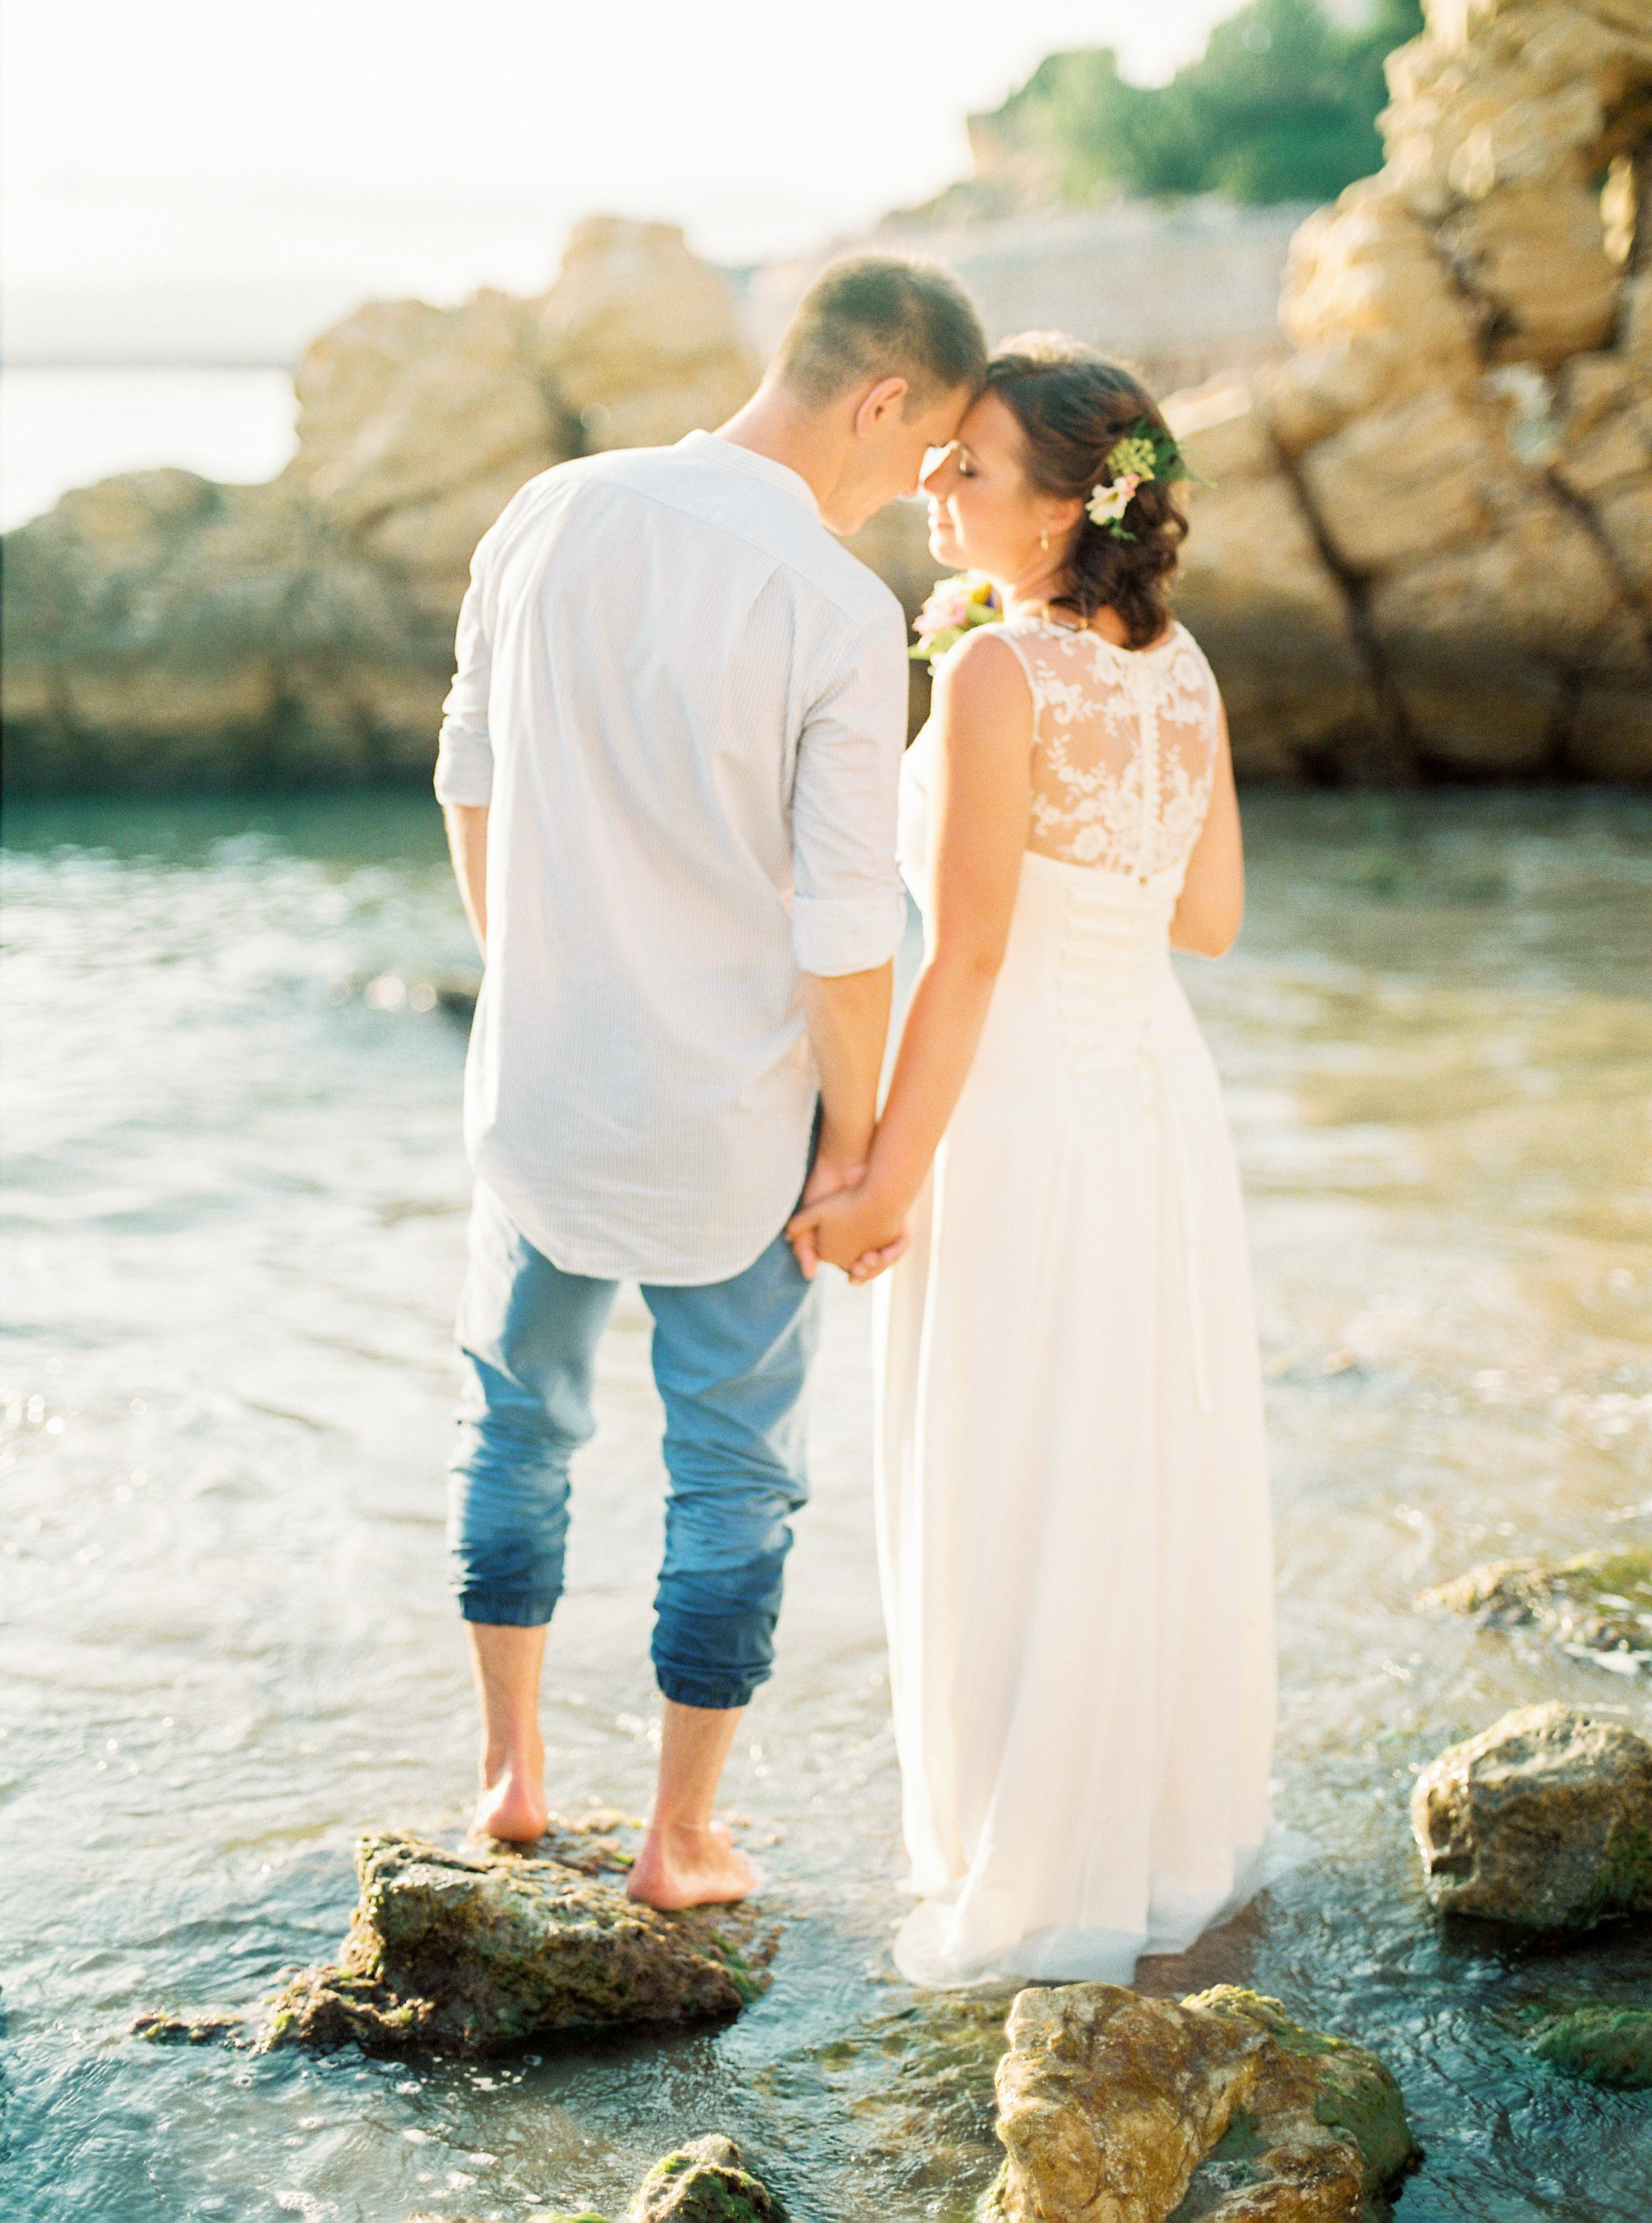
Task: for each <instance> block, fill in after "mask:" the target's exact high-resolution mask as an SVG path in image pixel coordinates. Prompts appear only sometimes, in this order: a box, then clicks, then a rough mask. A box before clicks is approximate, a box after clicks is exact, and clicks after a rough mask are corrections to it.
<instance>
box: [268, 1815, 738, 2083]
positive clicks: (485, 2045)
mask: <svg viewBox="0 0 1652 2223" xmlns="http://www.w3.org/2000/svg"><path fill="white" fill-rule="evenodd" d="M567 1834H568V1833H567V1832H559V1834H558V1836H556V1837H555V1838H553V1840H552V1842H554V1843H556V1845H557V1846H558V1848H559V1849H560V1848H561V1844H562V1836H565V1835H567ZM574 1834H575V1835H577V1834H578V1833H574ZM569 1851H570V1858H571V1859H574V1860H578V1861H579V1865H578V1866H575V1865H571V1864H570V1861H569V1860H564V1859H562V1858H559V1857H551V1858H544V1857H541V1856H540V1850H539V1848H537V1847H536V1848H534V1851H533V1852H532V1853H531V1854H528V1855H523V1854H518V1853H514V1852H506V1851H504V1850H487V1851H482V1850H472V1849H469V1848H467V1849H466V1850H464V1851H462V1852H450V1851H448V1850H446V1849H444V1848H443V1847H441V1846H438V1845H432V1844H427V1843H425V1842H423V1841H422V1840H420V1839H418V1838H416V1837H405V1836H394V1835H388V1834H386V1835H380V1836H367V1837H363V1838H362V1840H361V1843H360V1844H359V1845H358V1847H357V1848H356V1857H355V1867H356V1874H357V1876H358V1878H359V1879H360V1881H361V1900H360V1903H359V1905H358V1906H357V1908H356V1911H355V1920H354V1922H353V1923H352V1924H351V1926H350V1931H349V1936H347V1937H346V1939H345V1941H344V1944H343V1948H342V1951H341V1953H340V1955H339V1960H338V1962H337V1964H336V1966H332V1967H328V1968H317V1969H312V1970H311V1971H310V1972H309V1973H308V1974H305V1975H302V1976H299V1977H298V1978H296V1979H295V1980H294V1981H292V1983H290V1984H289V1985H287V1987H286V1989H285V1990H284V1991H283V1992H281V1993H280V1995H279V1997H278V1998H276V1999H274V2000H273V2003H272V2004H271V2006H270V2007H269V2010H268V2012H267V2015H266V2017H265V2019H264V2023H263V2026H262V2028H261V2031H260V2033H259V2039H258V2044H259V2046H260V2049H261V2050H263V2051H265V2052H269V2051H273V2050H276V2049H278V2048H280V2047H283V2046H292V2045H300V2046H310V2047H314V2048H317V2049H318V2050H330V2049H332V2048H335V2047H337V2046H340V2045H345V2044H351V2043H355V2044H359V2045H361V2047H362V2048H363V2049H364V2050H368V2051H372V2052H385V2051H392V2050H397V2049H399V2048H400V2047H403V2046H406V2045H412V2044H425V2045H435V2046H442V2047H445V2048H448V2049H449V2050H454V2051H456V2052H462V2053H486V2052H492V2051H497V2050H500V2049H502V2048H505V2047H507V2046H510V2045H512V2044H518V2043H519V2042H521V2041H522V2040H524V2039H526V2038H529V2037H532V2036H533V2035H534V2034H535V2033H536V2032H538V2031H551V2030H568V2029H586V2028H592V2027H595V2026H598V2025H604V2024H613V2023H638V2022H694V2021H700V2020H713V2019H715V2018H719V2017H725V2016H731V2015H737V2014H738V2013H739V2012H740V2010H741V2008H742V2007H744V2006H746V2005H747V2004H749V2002H750V2001H751V2000H752V1999H756V1998H757V1997H759V1996H760V1995H761V1993H763V1991H764V1990H765V1989H766V1988H767V1983H768V1979H767V1977H766V1975H764V1974H763V1973H762V1970H761V1967H760V1966H759V1965H758V1964H759V1963H760V1962H761V1961H762V1959H763V1953H764V1949H765V1948H764V1947H763V1945H762V1944H756V1945H754V1944H753V1935H752V1933H753V1927H754V1924H753V1918H752V1916H751V1913H750V1912H749V1911H744V1910H735V1909H730V1910H726V1911H720V1910H719V1913H718V1914H717V1915H716V1916H715V1917H713V1916H712V1915H710V1914H707V1913H700V1912H697V1913H694V1914H657V1913H656V1912H655V1911H653V1909H652V1908H650V1907H646V1906H640V1905H636V1904H634V1903H633V1902H632V1901H631V1899H627V1898H626V1897H625V1894H624V1892H623V1891H622V1890H621V1889H619V1888H618V1887H617V1882H616V1880H615V1879H618V1878H620V1877H622V1876H623V1874H624V1872H625V1858H624V1855H622V1854H620V1853H619V1851H618V1850H616V1849H605V1848H604V1847H603V1845H602V1842H601V1841H600V1838H594V1839H592V1840H591V1842H590V1843H589V1845H588V1847H587V1848H586V1850H585V1853H584V1855H583V1856H581V1850H580V1848H579V1847H578V1846H575V1847H573V1848H569ZM737 1939H741V1940H743V1941H744V1943H745V1944H746V1945H748V1946H750V1947H751V1948H752V1950H751V1957H748V1955H747V1954H746V1953H745V1952H744V1951H742V1949H741V1945H740V1943H737V1942H736V1940H737Z"/></svg>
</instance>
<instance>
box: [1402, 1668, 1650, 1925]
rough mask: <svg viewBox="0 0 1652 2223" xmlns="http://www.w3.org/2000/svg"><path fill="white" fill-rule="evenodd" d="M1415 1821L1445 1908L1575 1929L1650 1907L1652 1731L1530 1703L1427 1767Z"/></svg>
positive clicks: (1427, 1877)
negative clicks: (1651, 1737)
mask: <svg viewBox="0 0 1652 2223" xmlns="http://www.w3.org/2000/svg"><path fill="white" fill-rule="evenodd" d="M1411 1829H1412V1833H1413V1834H1414V1836H1416V1844H1417V1849H1418V1851H1419V1852H1420V1853H1421V1855H1422V1856H1423V1884H1424V1887H1425V1889H1426V1890H1427V1892H1428V1894H1429V1899H1431V1900H1432V1901H1433V1903H1434V1905H1435V1906H1437V1907H1439V1908H1440V1909H1441V1910H1442V1911H1444V1912H1446V1913H1449V1914H1471V1915H1478V1916H1481V1917H1484V1918H1490V1919H1492V1920H1495V1921H1499V1922H1508V1923H1513V1924H1518V1925H1520V1926H1521V1927H1523V1928H1525V1929H1530V1930H1556V1931H1565V1930H1587V1929H1590V1928H1592V1926H1593V1924H1596V1923H1598V1922H1601V1921H1605V1920H1606V1919H1607V1918H1610V1917H1611V1916H1613V1915H1621V1914H1636V1913H1644V1912H1648V1911H1652V1743H1649V1742H1648V1741H1647V1740H1646V1738H1644V1737H1643V1736H1637V1735H1636V1733H1635V1732H1634V1730H1633V1729H1625V1728H1624V1727H1622V1726H1621V1725H1620V1724H1619V1723H1618V1722H1607V1721H1595V1720H1592V1719H1591V1718H1590V1716H1588V1715H1586V1714H1582V1713H1579V1712H1577V1711H1575V1710H1573V1708H1572V1707H1570V1706H1562V1705H1545V1706H1523V1707H1521V1708H1519V1709H1518V1710H1517V1711H1516V1712H1514V1713H1511V1714H1505V1715H1504V1716H1503V1718H1502V1720H1501V1721H1499V1722H1493V1724H1492V1727H1491V1728H1490V1729H1487V1730H1486V1731H1485V1732H1484V1733H1483V1735H1479V1736H1477V1737H1471V1738H1470V1739H1469V1740H1468V1741H1467V1743H1464V1744H1456V1745H1452V1746H1450V1747H1449V1748H1448V1749H1447V1750H1446V1751H1444V1752H1442V1754H1440V1757H1439V1758H1438V1759H1437V1760H1435V1761H1434V1762H1433V1763H1432V1764H1431V1765H1430V1766H1428V1767H1426V1768H1424V1769H1423V1773H1422V1774H1421V1775H1420V1776H1419V1777H1418V1778H1417V1780H1416V1788H1415V1790H1414V1791H1413V1792H1412V1794H1411Z"/></svg>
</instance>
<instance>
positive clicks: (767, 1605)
mask: <svg viewBox="0 0 1652 2223" xmlns="http://www.w3.org/2000/svg"><path fill="white" fill-rule="evenodd" d="M618 1288H619V1283H618V1282H600V1281H593V1280H591V1279H589V1278H588V1277H587V1276H586V1275H581V1274H564V1273H563V1272H562V1269H561V1268H560V1267H557V1266H553V1265H552V1263H550V1259H549V1258H547V1257H545V1256H543V1253H541V1252H540V1251H538V1250H535V1249H534V1247H533V1245H532V1244H531V1243H530V1242H529V1241H528V1239H527V1237H525V1236H524V1235H523V1234H521V1233H520V1232H519V1231H518V1229H517V1228H516V1227H515V1226H514V1225H512V1221H511V1219H510V1218H509V1217H508V1215H507V1214H506V1211H505V1208H504V1206H502V1205H501V1204H500V1203H499V1200H498V1198H497V1197H495V1196H494V1195H493V1193H491V1192H490V1191H489V1190H488V1189H487V1188H486V1187H483V1186H482V1185H481V1183H480V1182H478V1184H477V1187H476V1195H475V1203H474V1207H473V1209H472V1212H471V1221H470V1261H469V1268H468V1272H467V1274H466V1275H465V1283H464V1289H463V1292H462V1295H461V1297H460V1300H459V1348H460V1352H461V1355H462V1357H463V1360H464V1364H465V1374H466V1382H465V1389H464V1393H463V1395H462V1400H461V1402H460V1407H459V1445H458V1449H457V1450H456V1451H455V1453H454V1456H453V1458H452V1460H451V1462H450V1463H449V1475H450V1476H451V1477H452V1481H451V1489H450V1512H449V1524H448V1540H449V1547H450V1549H451V1552H452V1555H453V1565H454V1586H455V1590H457V1591H458V1594H459V1602H460V1609H461V1610H462V1613H463V1615H464V1617H465V1619H466V1620H467V1621H475V1622H493V1623H498V1622H506V1623H508V1624H510V1625H511V1626H512V1627H514V1628H537V1627H539V1626H540V1625H541V1624H542V1623H543V1622H548V1621H549V1620H550V1616H551V1614H552V1612H553V1610H554V1609H555V1608H556V1601H557V1599H558V1598H559V1597H560V1596H562V1559H563V1552H564V1547H565V1546H566V1543H567V1538H568V1461H569V1459H570V1458H572V1456H573V1454H574V1452H575V1451H577V1450H578V1448H579V1446H580V1445H581V1444H583V1443H585V1442H587V1440H588V1439H589V1438H590V1436H591V1433H592V1431H593V1429H594V1426H595V1423H594V1420H593V1418H592V1414H591V1377H592V1370H593V1366H594V1360H595V1357H596V1347H597V1344H598V1342H599V1341H600V1338H601V1335H602V1330H603V1327H604V1326H605V1325H606V1320H607V1318H608V1313H609V1311H610V1308H611V1307H612V1304H613V1300H614V1295H615V1292H616V1291H617V1289H618ZM813 1297H814V1291H813V1288H812V1286H811V1284H810V1283H808V1282H806V1281H805V1280H804V1278H803V1276H802V1274H801V1271H800V1270H799V1269H798V1264H797V1261H796V1259H795V1256H793V1254H792V1250H791V1248H790V1246H789V1244H788V1243H787V1241H786V1239H785V1237H784V1236H783V1235H779V1236H776V1238H775V1240H774V1241H773V1242H772V1243H771V1244H769V1248H768V1249H767V1250H765V1251H764V1252H763V1256H761V1257H760V1258H758V1259H757V1261H756V1263H754V1264H752V1265H751V1266H748V1267H747V1268H746V1269H745V1271H744V1273H742V1274H736V1275H734V1276H733V1278H732V1280H730V1281H726V1282H707V1283H706V1284H704V1285H703V1286H700V1287H698V1288H659V1287H654V1286H649V1285H646V1284H645V1285H644V1289H643V1299H644V1302H645V1303H646V1305H647V1306H648V1308H649V1310H650V1313H652V1314H653V1315H654V1379H655V1382H656V1385H657V1387H658V1389H659V1392H660V1395H661V1397H662V1399H663V1401H664V1404H665V1464H666V1470H667V1472H668V1474H669V1477H670V1494H669V1497H668V1499H667V1501H666V1511H665V1558H664V1561H663V1565H662V1566H661V1569H660V1582H659V1589H658V1590H657V1592H656V1596H655V1626H654V1644H653V1655H654V1670H655V1674H656V1678H657V1679H658V1682H659V1685H660V1688H661V1690H662V1691H663V1692H664V1694H665V1696H666V1697H668V1698H673V1699H675V1700H676V1701H677V1703H679V1704H681V1705H685V1706H716V1707H731V1706H743V1705H744V1704H745V1703H746V1702H747V1700H748V1699H749V1698H750V1697H751V1693H752V1692H753V1691H755V1690H756V1688H757V1685H758V1684H759V1683H762V1682H764V1681H766V1680H767V1678H768V1676H769V1671H770V1668H771V1666H772V1665H773V1661H774V1651H775V1647H774V1633H775V1623H776V1621H777V1620H778V1618H779V1615H780V1599H781V1589H782V1571H783V1568H784V1565H785V1560H786V1554H787V1552H788V1551H789V1550H790V1548H791V1541H792V1532H791V1527H790V1525H789V1516H790V1515H792V1514H794V1513H795V1512H796V1510H797V1509H798V1508H799V1507H800V1506H801V1505H802V1504H804V1503H805V1502H807V1497H808V1483H807V1477H806V1476H805V1472H804V1465H803V1413H802V1407H801V1398H802V1390H803V1383H804V1380H805V1377H806V1376H807V1371H808V1364H809V1360H810V1359H811V1357H813V1352H814V1345H815V1343H816V1340H817V1338H818V1333H819V1329H818V1324H817V1319H816V1310H815V1305H814V1302H813Z"/></svg>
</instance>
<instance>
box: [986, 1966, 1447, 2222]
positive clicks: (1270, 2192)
mask: <svg viewBox="0 0 1652 2223" xmlns="http://www.w3.org/2000/svg"><path fill="white" fill-rule="evenodd" d="M1009 2039H1010V2050H1009V2051H1008V2054H1007V2055H1006V2056H1005V2057H1004V2060H1003V2062H1002V2064H1001V2065H1000V2068H999V2071H998V2080H997V2081H998V2104H999V2120H998V2134H999V2137H1000V2138H1002V2141H1003V2144H1004V2147H1005V2149H1006V2152H1007V2155H1008V2159H1007V2160H1006V2162H1005V2164H1004V2167H1003V2169H1002V2172H1001V2174H1000V2176H999V2178H998V2180H997V2182H996V2184H995V2185H994V2187H993V2188H992V2190H991V2192H990V2193H989V2195H988V2198H987V2201H986V2203H985V2207H984V2208H983V2215H984V2217H985V2218H986V2219H988V2223H1044V2219H1046V2218H1049V2217H1052V2216H1060V2215H1068V2214H1073V2215H1077V2214H1102V2212H1103V2211H1104V2210H1105V2211H1106V2212H1109V2213H1111V2212H1113V2210H1114V2209H1115V2208H1116V2210H1117V2212H1118V2213H1119V2214H1121V2215H1122V2214H1132V2215H1136V2216H1140V2217H1143V2218H1146V2216H1149V2215H1153V2216H1163V2217H1172V2216H1173V2218H1174V2223H1201V2219H1203V2218H1204V2217H1207V2216H1209V2217H1216V2216H1220V2215H1223V2214H1228V2213H1233V2214H1241V2213H1242V2214H1256V2215H1262V2214H1269V2215H1278V2216H1279V2217H1280V2218H1281V2219H1283V2218H1284V2217H1285V2216H1286V2215H1300V2216H1301V2217H1303V2219H1304V2223H1308V2219H1315V2223H1320V2219H1323V2223H1329V2219H1330V2218H1332V2217H1335V2218H1336V2219H1337V2223H1386V2219H1387V2217H1388V2215H1389V2213H1390V2208H1389V2202H1390V2201H1391V2198H1392V2196H1393V2195H1394V2194H1395V2192H1396V2191H1397V2190H1398V2186H1399V2184H1400V2182H1401V2181H1402V2180H1403V2179H1404V2176H1406V2175H1407V2173H1408V2172H1409V2171H1410V2170H1411V2169H1414V2168H1416V2165H1417V2163H1418V2162H1419V2161H1420V2159H1421V2158H1422V2157H1421V2154H1420V2152H1419V2151H1418V2148H1417V2145H1416V2140H1415V2139H1414V2138H1412V2136H1411V2133H1410V2127H1409V2125H1407V2122H1406V2119H1405V2109H1404V2101H1403V2100H1402V2099H1401V2096H1400V2092H1399V2088H1398V2085H1397V2084H1396V2083H1395V2081H1394V2079H1393V2078H1392V2076H1391V2075H1390V2074H1389V2072H1388V2070H1387V2069H1385V2067H1384V2066H1383V2064H1382V2062H1380V2061H1379V2060H1378V2059H1377V2057H1376V2056H1375V2055H1374V2054H1372V2053H1368V2052H1367V2051H1366V2050H1365V2048H1364V2047H1362V2046H1359V2045H1355V2044H1352V2043H1350V2042H1349V2041H1348V2040H1347V2039H1345V2038H1341V2037H1333V2036H1331V2035H1329V2033H1327V2032H1325V2031H1316V2030H1310V2029H1309V2028H1307V2027H1306V2026H1304V2025H1303V2024H1301V2023H1298V2022H1297V2021H1296V2020H1295V2018H1293V2017H1292V2016H1291V2014H1290V2013H1289V2012H1287V2010H1286V2009H1285V2007H1284V2006H1282V2005H1281V2004H1280V2002H1279V2001H1278V1999H1268V1998H1266V1996H1264V1995H1263V1994H1262V1993H1257V1992H1250V1991H1245V1990H1242V1989H1241V1988H1240V1987H1237V1986H1235V1985H1231V1984H1223V1985H1218V1986H1217V1987H1215V1988H1214V1989H1213V1990H1211V1991H1208V1992H1201V1993H1194V1994H1192V1995H1191V1996H1190V1997H1189V1998H1187V1999H1182V2000H1180V2001H1177V2000H1173V1999H1143V1998H1141V1997H1140V1996H1139V1995H1138V1994H1137V1993H1134V1992H1129V1991H1126V1990H1124V1989H1123V1988H1122V1987H1120V1986H1117V1985H1113V1984H1065V1985H1052V1986H1047V1987H1039V1988H1038V1989H1036V1990H1032V1991H1027V1992H1023V1993H1021V1995H1020V1996H1019V1997H1018V1998H1017V1999H1016V2001H1015V2004H1014V2006H1013V2008H1012V2009H1011V2011H1010V2017H1009ZM1234 2202H1237V2203H1238V2204H1237V2206H1234V2205H1233V2204H1232V2203H1234Z"/></svg>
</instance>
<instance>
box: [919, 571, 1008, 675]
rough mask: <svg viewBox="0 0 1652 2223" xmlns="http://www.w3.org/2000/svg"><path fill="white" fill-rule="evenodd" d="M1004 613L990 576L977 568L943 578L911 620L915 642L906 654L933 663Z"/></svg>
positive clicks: (999, 596)
mask: <svg viewBox="0 0 1652 2223" xmlns="http://www.w3.org/2000/svg"><path fill="white" fill-rule="evenodd" d="M1003 614H1004V604H1003V597H1002V595H1000V594H999V592H998V589H997V588H996V587H995V586H994V585H993V583H992V582H991V580H990V579H989V578H987V577H986V576H984V575H983V573H982V572H979V571H966V572H964V575H963V576H962V577H961V578H957V579H942V580H941V581H940V582H939V583H938V584H937V586H936V587H935V589H934V591H933V594H932V595H930V597H929V600H928V601H927V602H926V603H925V604H924V606H923V608H922V609H920V611H919V613H918V614H917V616H916V617H915V618H914V620H913V621H912V630H913V631H914V633H916V634H917V636H918V645H917V646H916V647H915V648H909V649H908V651H907V654H908V656H909V657H910V658H912V660H913V662H914V664H933V663H934V661H935V659H936V658H937V657H939V656H945V653H946V652H947V650H948V649H949V648H954V647H956V646H957V645H958V642H959V641H961V640H962V639H963V638H964V634H965V633H970V632H971V631H973V629H974V628H975V627H977V626H983V625H996V624H998V623H999V621H1000V620H1002V617H1003Z"/></svg>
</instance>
